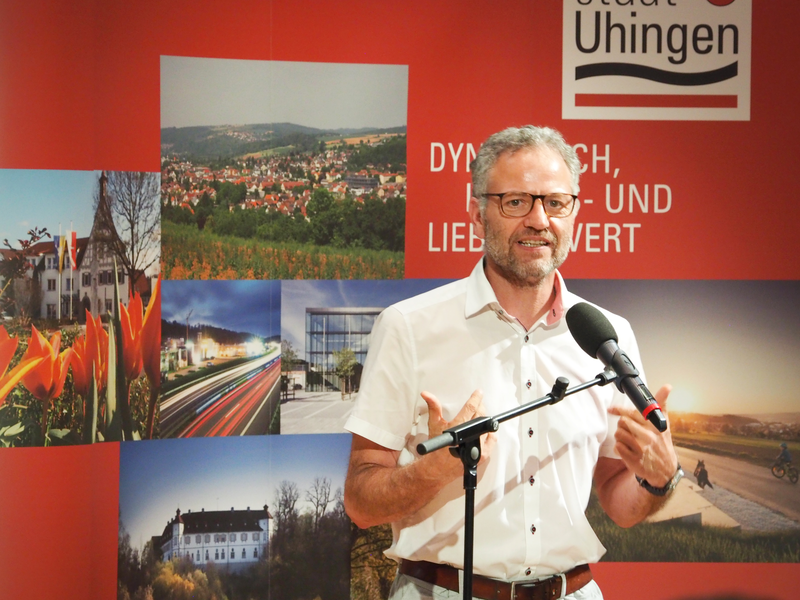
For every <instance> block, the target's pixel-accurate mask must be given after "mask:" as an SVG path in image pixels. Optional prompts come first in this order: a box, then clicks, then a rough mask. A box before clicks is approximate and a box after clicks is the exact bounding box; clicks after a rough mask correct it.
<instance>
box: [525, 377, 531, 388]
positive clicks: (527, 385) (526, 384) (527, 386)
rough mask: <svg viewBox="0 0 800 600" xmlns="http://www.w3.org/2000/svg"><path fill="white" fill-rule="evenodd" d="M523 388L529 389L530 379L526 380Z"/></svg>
mask: <svg viewBox="0 0 800 600" xmlns="http://www.w3.org/2000/svg"><path fill="white" fill-rule="evenodd" d="M525 387H526V388H528V389H531V380H530V379H528V381H526V382H525Z"/></svg>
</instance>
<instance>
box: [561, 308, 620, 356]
mask: <svg viewBox="0 0 800 600" xmlns="http://www.w3.org/2000/svg"><path fill="white" fill-rule="evenodd" d="M567 327H569V332H570V333H571V334H572V337H573V338H575V341H576V342H578V346H580V347H581V350H583V351H584V352H586V354H588V355H589V356H592V357H594V358H597V350H598V348H600V346H601V345H602V344H603V343H605V342H607V341H608V340H614V341H615V342H617V341H619V340H618V339H617V332H616V330H615V329H614V326H613V325H612V324H611V321H609V320H608V319H607V318H606V316H605V315H604V314H603V313H601V312H600V311H599V310H597V309H596V308H595V307H594V306H592V305H591V304H589V303H588V302H581V303H579V304H576V305H575V306H573V307H572V308H570V309H569V310H568V311H567Z"/></svg>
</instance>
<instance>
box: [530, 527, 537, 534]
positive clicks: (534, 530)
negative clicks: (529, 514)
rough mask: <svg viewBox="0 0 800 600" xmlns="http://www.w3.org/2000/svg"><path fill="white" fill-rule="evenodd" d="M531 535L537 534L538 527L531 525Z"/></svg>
mask: <svg viewBox="0 0 800 600" xmlns="http://www.w3.org/2000/svg"><path fill="white" fill-rule="evenodd" d="M531 533H536V525H531Z"/></svg>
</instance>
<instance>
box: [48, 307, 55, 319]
mask: <svg viewBox="0 0 800 600" xmlns="http://www.w3.org/2000/svg"><path fill="white" fill-rule="evenodd" d="M56 317H57V315H56V305H55V304H48V305H47V318H48V319H55V318H56Z"/></svg>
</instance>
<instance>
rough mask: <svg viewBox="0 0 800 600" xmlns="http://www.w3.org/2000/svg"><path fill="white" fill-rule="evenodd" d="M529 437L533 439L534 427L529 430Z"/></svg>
mask: <svg viewBox="0 0 800 600" xmlns="http://www.w3.org/2000/svg"><path fill="white" fill-rule="evenodd" d="M528 437H533V427H529V428H528Z"/></svg>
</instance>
